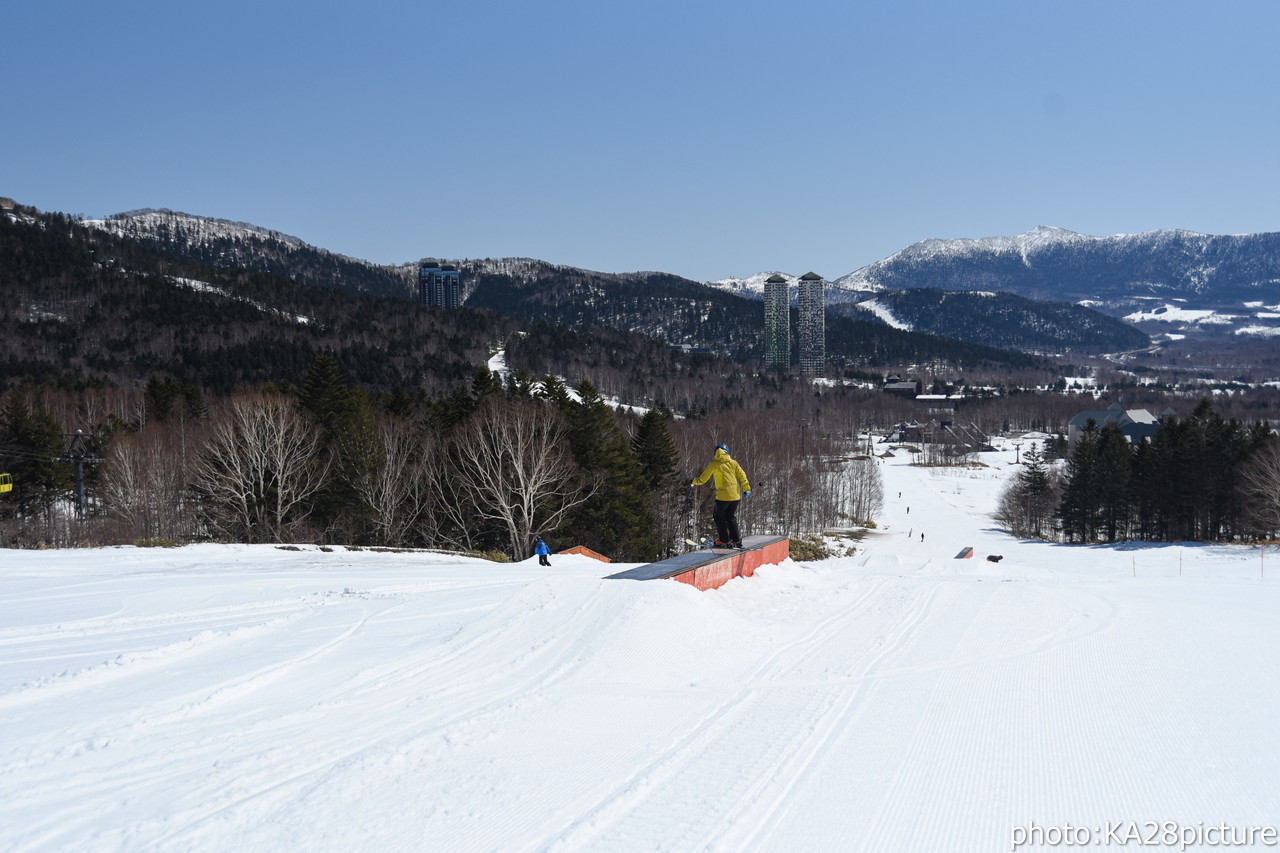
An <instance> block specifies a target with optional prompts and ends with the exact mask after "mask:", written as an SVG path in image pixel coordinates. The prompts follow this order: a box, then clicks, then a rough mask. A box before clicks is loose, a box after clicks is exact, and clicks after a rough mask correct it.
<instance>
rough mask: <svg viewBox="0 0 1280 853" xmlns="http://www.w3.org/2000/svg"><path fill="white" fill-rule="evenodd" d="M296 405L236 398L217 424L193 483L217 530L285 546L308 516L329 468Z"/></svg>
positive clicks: (277, 398) (271, 398)
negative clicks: (289, 535) (285, 538)
mask: <svg viewBox="0 0 1280 853" xmlns="http://www.w3.org/2000/svg"><path fill="white" fill-rule="evenodd" d="M319 451H320V434H319V430H316V429H314V428H313V427H312V426H311V424H309V423H308V422H307V420H306V419H305V418H304V417H303V416H302V414H301V412H300V411H299V408H298V405H297V403H296V402H295V401H294V400H293V399H291V398H288V397H284V396H282V395H278V394H256V395H246V396H240V397H236V398H234V399H233V400H232V401H231V402H230V403H229V405H228V406H227V407H226V409H224V410H223V411H222V412H221V413H220V414H219V415H218V416H217V417H216V418H215V419H214V421H213V424H212V426H211V427H210V437H209V442H208V444H207V445H206V447H205V451H204V453H203V454H202V455H201V456H200V457H199V458H198V459H197V461H196V463H195V465H194V477H193V482H194V485H195V489H196V493H197V494H198V495H199V496H200V498H201V500H202V502H203V505H204V508H205V510H206V515H205V517H206V519H207V521H208V522H209V524H210V525H211V527H212V528H213V529H214V530H216V531H218V532H220V533H222V534H224V535H231V536H234V537H235V538H237V539H244V540H246V541H250V542H253V541H273V542H281V541H284V537H285V536H286V534H291V533H295V532H296V531H297V530H299V528H300V527H301V525H302V523H303V522H304V521H305V520H306V516H307V514H308V512H309V511H310V506H309V502H308V500H307V499H308V498H310V497H311V496H312V495H313V494H315V492H316V491H317V490H318V489H319V488H320V486H321V484H322V483H323V482H324V478H325V476H326V474H327V473H328V469H329V460H328V459H327V458H322V457H321V456H320V452H319Z"/></svg>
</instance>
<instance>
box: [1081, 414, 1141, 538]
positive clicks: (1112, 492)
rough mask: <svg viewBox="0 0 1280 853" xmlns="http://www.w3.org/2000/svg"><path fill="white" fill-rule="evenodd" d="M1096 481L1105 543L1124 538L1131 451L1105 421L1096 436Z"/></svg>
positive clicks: (1115, 427)
mask: <svg viewBox="0 0 1280 853" xmlns="http://www.w3.org/2000/svg"><path fill="white" fill-rule="evenodd" d="M1095 464H1096V465H1097V470H1096V471H1095V472H1094V475H1093V477H1092V478H1091V479H1092V481H1093V482H1094V483H1095V484H1096V489H1097V502H1098V512H1099V521H1100V522H1101V527H1102V531H1103V535H1104V537H1105V539H1106V540H1107V541H1108V542H1115V541H1116V540H1117V539H1124V538H1127V536H1128V533H1129V518H1130V501H1131V497H1132V496H1131V482H1132V479H1133V450H1132V449H1131V447H1130V445H1129V439H1128V438H1126V437H1125V435H1124V433H1122V432H1121V431H1120V428H1119V427H1117V426H1115V425H1114V424H1108V425H1107V426H1105V427H1103V428H1102V432H1101V433H1099V435H1098V452H1097V456H1096V457H1095Z"/></svg>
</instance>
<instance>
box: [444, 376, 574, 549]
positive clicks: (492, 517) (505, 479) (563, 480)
mask: <svg viewBox="0 0 1280 853" xmlns="http://www.w3.org/2000/svg"><path fill="white" fill-rule="evenodd" d="M452 450H453V452H452V453H451V454H450V456H451V458H452V459H453V460H454V465H455V470H454V472H453V481H454V484H455V485H456V486H457V487H458V489H459V491H460V493H461V494H462V495H464V496H465V497H466V498H467V505H468V506H469V507H470V509H471V510H472V511H473V512H474V513H475V514H476V516H477V517H478V518H480V519H483V520H486V521H489V522H492V523H496V524H497V525H499V526H500V527H501V528H502V529H503V530H504V531H505V533H506V536H507V537H508V540H509V542H510V547H511V553H512V554H513V555H514V556H515V557H516V558H517V559H523V558H525V557H528V556H529V554H530V545H531V540H532V537H533V535H534V533H536V532H538V531H543V530H550V529H553V528H555V527H556V526H557V525H558V524H560V522H561V521H562V520H563V519H564V518H565V516H566V515H567V514H568V513H569V511H570V510H572V509H573V508H574V507H576V506H578V505H579V504H581V503H582V502H583V501H585V500H587V499H588V498H589V497H591V495H592V493H593V492H594V489H592V488H591V487H590V486H588V485H586V484H584V483H582V482H581V480H580V479H579V478H578V477H577V473H578V472H577V466H576V464H575V463H574V461H573V456H572V454H571V453H570V451H569V448H568V444H567V442H566V441H565V428H564V425H563V422H562V420H561V417H560V414H559V413H558V412H557V411H556V410H555V408H554V407H553V406H551V405H549V404H545V403H540V402H534V401H523V402H507V401H504V400H498V399H493V400H488V401H486V402H485V404H484V405H482V407H481V408H480V409H479V410H478V411H476V413H475V414H473V415H472V416H471V418H470V420H469V421H468V422H466V423H465V424H463V425H462V426H461V427H460V428H459V429H458V430H457V432H456V433H455V434H454V438H453V447H452Z"/></svg>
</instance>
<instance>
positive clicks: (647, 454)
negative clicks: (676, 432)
mask: <svg viewBox="0 0 1280 853" xmlns="http://www.w3.org/2000/svg"><path fill="white" fill-rule="evenodd" d="M669 420H671V413H670V411H668V410H667V409H666V408H664V407H656V408H652V409H650V410H649V411H647V412H645V414H644V417H642V418H641V419H640V426H639V427H638V428H637V430H636V436H635V438H634V439H632V442H631V446H632V449H633V450H634V451H635V454H636V460H637V461H638V462H639V463H640V471H641V474H642V475H643V477H644V480H645V482H646V483H648V484H649V491H650V492H653V493H654V494H655V495H660V494H663V493H665V492H666V491H667V490H668V488H669V487H670V486H671V484H672V483H673V482H675V477H676V466H677V464H678V463H679V461H680V455H679V453H677V452H676V444H675V442H674V441H673V440H672V438H671V432H670V431H669V430H668V429H667V422H668V421H669Z"/></svg>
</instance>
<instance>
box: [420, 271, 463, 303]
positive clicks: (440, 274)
mask: <svg viewBox="0 0 1280 853" xmlns="http://www.w3.org/2000/svg"><path fill="white" fill-rule="evenodd" d="M418 301H419V302H420V303H421V304H423V305H432V306H435V307H437V308H460V307H462V279H461V277H460V276H459V274H458V270H457V268H456V267H453V266H450V265H449V264H440V263H438V262H436V261H423V262H422V265H421V266H419V267H418Z"/></svg>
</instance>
